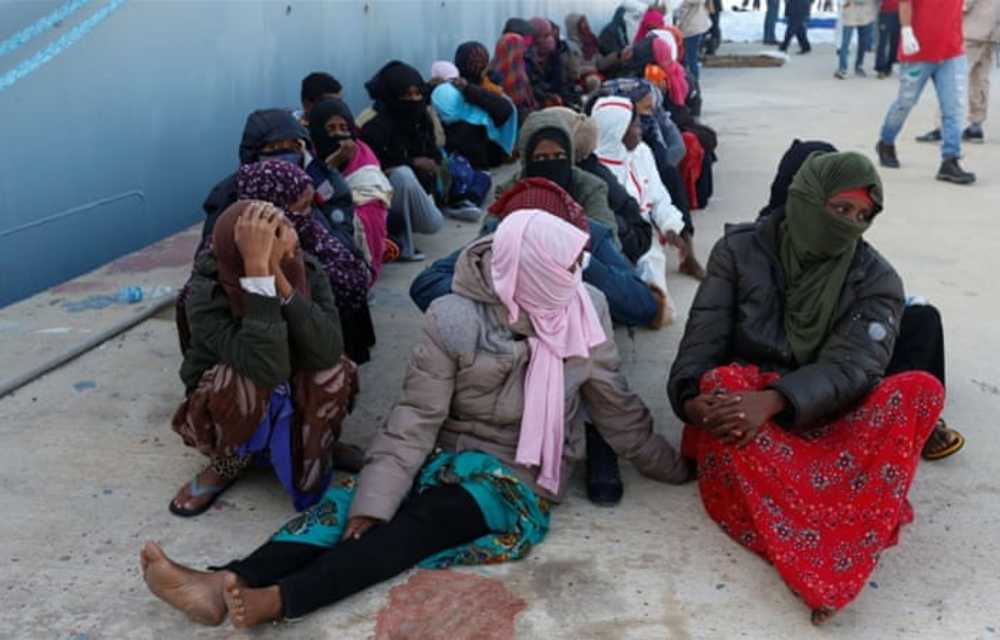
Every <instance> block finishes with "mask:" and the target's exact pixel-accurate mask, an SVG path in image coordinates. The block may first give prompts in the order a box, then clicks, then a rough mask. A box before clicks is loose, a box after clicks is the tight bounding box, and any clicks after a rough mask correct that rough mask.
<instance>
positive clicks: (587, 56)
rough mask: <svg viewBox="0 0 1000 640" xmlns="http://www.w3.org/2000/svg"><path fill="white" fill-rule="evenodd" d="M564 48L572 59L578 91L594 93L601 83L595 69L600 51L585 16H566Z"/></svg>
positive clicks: (578, 14)
mask: <svg viewBox="0 0 1000 640" xmlns="http://www.w3.org/2000/svg"><path fill="white" fill-rule="evenodd" d="M566 47H567V49H568V51H569V55H570V56H572V57H573V58H574V63H573V64H574V65H575V67H576V72H577V74H578V76H579V80H578V85H579V87H580V89H581V90H582V91H583V92H584V93H592V92H593V91H596V90H597V88H598V87H599V86H600V82H601V74H600V72H599V71H598V68H597V67H598V64H599V62H600V60H601V51H600V44H599V43H598V41H597V36H595V35H594V32H593V31H592V30H591V29H590V22H588V21H587V16H585V15H583V14H580V13H570V14H568V15H567V16H566Z"/></svg>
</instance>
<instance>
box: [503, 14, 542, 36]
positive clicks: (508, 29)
mask: <svg viewBox="0 0 1000 640" xmlns="http://www.w3.org/2000/svg"><path fill="white" fill-rule="evenodd" d="M506 33H516V34H517V35H519V36H534V35H535V29H534V27H532V26H531V23H530V22H528V21H527V20H525V19H524V18H511V19H510V20H508V21H507V22H506V23H504V25H503V32H502V34H506Z"/></svg>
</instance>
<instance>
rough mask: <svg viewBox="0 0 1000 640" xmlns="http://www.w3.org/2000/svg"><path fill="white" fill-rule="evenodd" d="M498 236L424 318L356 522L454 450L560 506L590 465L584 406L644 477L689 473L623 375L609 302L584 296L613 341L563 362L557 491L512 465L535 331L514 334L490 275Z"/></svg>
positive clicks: (385, 512)
mask: <svg viewBox="0 0 1000 640" xmlns="http://www.w3.org/2000/svg"><path fill="white" fill-rule="evenodd" d="M492 242H493V238H492V236H487V237H485V238H482V239H480V240H478V241H476V242H474V243H473V244H472V245H470V246H469V248H468V249H466V250H465V251H464V252H463V253H462V255H461V256H460V257H459V260H458V264H457V265H456V270H455V280H454V283H453V285H452V289H453V291H454V292H455V293H454V294H452V295H448V296H445V297H443V298H439V299H438V300H436V301H435V302H434V303H433V304H432V305H431V306H430V308H429V309H428V310H427V316H426V325H425V327H424V334H423V336H422V338H421V339H420V341H419V343H418V344H417V346H416V347H415V348H414V349H413V352H412V354H411V355H410V361H409V366H408V368H407V371H406V377H405V380H404V382H403V395H402V398H401V399H400V400H399V403H398V404H397V405H396V406H395V408H394V409H393V410H392V412H391V413H390V414H389V417H388V419H387V421H386V424H385V425H384V426H383V428H382V429H380V430H379V432H378V433H377V434H376V436H375V440H374V441H373V442H372V444H371V446H370V447H369V448H368V452H367V454H366V464H365V468H364V470H363V471H362V473H361V477H360V479H359V481H358V488H357V493H356V494H355V497H354V502H353V504H352V505H351V512H350V516H351V517H354V516H370V517H375V518H379V519H382V520H389V519H391V518H392V517H393V515H394V514H395V513H396V510H397V509H398V508H399V505H400V503H401V502H402V500H403V499H404V498H405V497H406V495H407V493H409V491H410V489H411V487H412V485H413V481H414V478H415V476H416V474H417V472H418V471H419V470H420V468H421V466H422V465H423V464H424V462H425V461H426V459H427V457H428V455H430V454H431V452H432V451H433V450H434V449H435V447H441V448H443V449H446V450H450V451H465V450H476V451H483V452H486V453H490V454H492V455H494V456H496V457H497V458H498V459H500V460H501V461H502V462H503V463H504V464H506V465H507V466H508V467H509V468H510V469H511V470H512V471H514V472H515V473H516V474H517V475H518V476H519V477H520V478H521V479H522V480H523V481H524V482H525V483H527V484H528V486H530V487H532V488H533V489H534V491H535V493H536V494H538V495H540V496H544V497H546V498H550V499H554V500H559V499H560V498H562V497H563V496H564V495H565V493H566V489H567V485H568V482H569V479H570V476H571V475H572V471H573V464H574V463H575V462H576V461H577V460H580V459H581V458H583V456H584V430H583V416H582V414H581V411H580V410H581V406H582V405H583V404H586V407H587V411H588V412H589V414H590V421H591V422H592V423H593V424H594V425H595V426H596V427H597V429H598V430H599V431H600V432H601V434H602V435H603V436H604V437H605V439H607V441H608V442H609V443H610V444H611V446H612V448H614V450H615V451H616V452H618V454H619V455H621V456H623V457H624V458H626V459H628V460H630V461H631V462H632V463H633V464H635V465H636V467H638V469H639V471H640V472H642V473H643V474H645V475H647V476H650V477H652V478H654V479H656V480H660V481H664V482H671V483H679V482H683V481H684V480H685V479H686V478H687V466H686V464H685V463H684V462H683V461H682V459H681V458H680V456H679V455H678V454H677V453H676V452H675V451H674V449H673V447H671V446H670V444H668V443H667V441H666V440H665V439H664V438H663V437H662V436H660V435H657V434H656V433H655V432H654V431H653V418H652V415H651V414H650V412H649V409H647V408H646V405H645V404H643V402H642V400H641V399H640V398H639V396H638V395H636V394H635V393H634V392H633V391H631V390H630V389H629V387H628V382H627V381H626V379H625V376H624V375H623V374H622V372H621V371H620V368H621V360H620V358H619V356H618V348H617V346H616V345H615V341H614V332H613V330H612V328H611V318H610V316H609V314H608V307H607V303H606V302H605V299H604V296H603V295H602V294H601V293H600V292H599V291H597V290H596V289H594V288H592V287H588V290H589V291H590V294H591V296H592V297H593V299H594V304H595V305H596V308H597V310H598V313H599V314H600V316H601V321H602V323H603V325H604V331H605V333H606V334H607V336H608V340H607V341H606V342H605V343H604V344H602V345H600V346H598V347H596V348H595V349H593V350H592V351H591V354H590V358H569V359H567V360H566V363H565V380H566V416H567V425H566V440H565V446H564V449H563V465H562V474H561V484H560V488H559V492H558V495H552V494H550V493H549V492H547V491H545V490H544V489H542V488H541V487H539V486H538V485H537V484H536V482H535V477H536V476H537V474H538V469H537V468H529V467H524V466H521V465H518V464H517V463H515V462H514V458H515V454H516V451H517V443H518V437H519V435H520V430H521V425H520V422H521V414H522V412H523V410H524V379H525V375H526V373H527V368H528V361H529V358H530V355H531V353H530V349H529V346H528V341H527V340H524V339H523V338H522V339H518V337H519V336H531V335H533V333H534V332H533V331H532V329H531V327H530V324H529V322H528V321H527V316H526V314H523V313H522V314H521V318H520V320H519V322H518V323H515V324H514V325H508V323H507V313H506V310H505V309H504V307H503V305H502V304H501V303H500V301H499V300H498V299H497V297H496V294H495V293H494V291H493V283H492V278H491V276H490V262H491V258H492Z"/></svg>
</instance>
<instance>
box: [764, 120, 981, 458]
mask: <svg viewBox="0 0 1000 640" xmlns="http://www.w3.org/2000/svg"><path fill="white" fill-rule="evenodd" d="M836 151H837V149H836V147H834V146H833V145H832V144H830V143H829V142H823V141H820V140H811V141H805V142H803V141H802V140H798V139H796V140H793V141H792V146H790V147H789V148H788V151H786V152H785V155H783V156H782V157H781V162H780V163H779V164H778V172H777V174H776V175H775V176H774V181H773V182H772V183H771V198H770V200H769V201H768V203H767V206H765V207H764V208H763V209H761V211H760V218H759V219H763V218H766V217H767V216H769V215H771V214H773V213H775V212H779V211H784V208H785V204H786V203H787V202H788V189H789V187H790V186H791V184H792V180H793V178H794V177H795V174H796V173H798V171H799V169H800V168H801V167H802V165H803V163H805V161H806V160H807V159H808V158H809V156H810V155H812V154H813V153H816V152H822V153H831V152H836ZM944 360H945V358H944V327H943V325H942V323H941V313H940V311H938V309H937V308H936V307H935V306H934V305H932V304H930V303H929V302H927V301H926V300H924V299H922V298H920V297H919V296H918V297H908V298H907V299H906V308H905V309H903V317H902V320H901V321H900V326H899V336H898V337H897V338H896V345H895V347H894V348H893V350H892V360H890V361H889V365H888V367H887V368H886V375H892V374H895V373H902V372H904V371H926V372H927V373H929V374H931V375H932V376H934V377H935V378H937V379H938V380H939V381H940V382H941V384H942V385H944V384H945V372H944ZM964 446H965V437H964V436H963V435H962V434H961V433H959V432H958V431H956V430H955V429H952V428H951V427H949V426H948V424H947V423H946V422H945V421H944V418H940V419H939V420H938V421H937V424H935V425H934V431H933V432H932V433H931V436H930V437H929V438H928V439H927V443H926V444H925V445H924V450H923V457H924V459H925V460H932V461H933V460H942V459H944V458H947V457H948V456H951V455H954V454H956V453H958V452H959V451H960V450H961V449H962V447H964Z"/></svg>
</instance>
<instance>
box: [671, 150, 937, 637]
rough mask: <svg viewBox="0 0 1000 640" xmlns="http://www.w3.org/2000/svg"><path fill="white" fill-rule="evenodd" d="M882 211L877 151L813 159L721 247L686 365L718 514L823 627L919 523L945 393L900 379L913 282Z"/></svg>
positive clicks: (681, 399) (676, 388)
mask: <svg viewBox="0 0 1000 640" xmlns="http://www.w3.org/2000/svg"><path fill="white" fill-rule="evenodd" d="M882 207H883V196H882V183H881V180H880V179H879V177H878V174H877V173H876V171H875V168H874V167H873V166H872V164H871V162H870V161H869V160H868V159H867V158H865V157H864V156H862V155H860V154H857V153H814V154H812V155H810V156H809V158H808V159H807V160H806V161H805V163H804V164H803V165H802V168H801V169H800V170H799V171H798V172H797V173H796V174H795V177H794V179H793V180H792V183H791V186H790V188H789V193H788V201H787V203H786V205H785V207H784V208H783V209H781V210H778V211H775V212H774V213H772V214H771V215H769V216H768V217H766V218H764V219H762V220H760V221H758V222H757V223H755V224H745V225H738V226H734V227H730V228H729V229H727V232H726V235H725V236H724V237H723V238H722V239H721V240H720V241H719V242H718V243H717V244H716V246H715V248H714V249H713V251H712V255H711V257H710V259H709V263H708V274H707V277H706V279H705V281H704V282H703V283H702V284H701V287H700V288H699V290H698V294H697V296H696V297H695V301H694V304H693V307H692V309H691V314H690V317H689V320H688V325H687V328H686V330H685V334H684V338H683V340H682V342H681V346H680V349H679V353H678V357H677V360H676V361H675V362H674V365H673V368H672V370H671V374H670V382H669V393H670V400H671V403H672V404H673V407H674V411H675V412H676V413H677V415H678V416H679V417H680V418H681V419H682V420H683V421H684V422H685V425H686V426H685V427H684V443H683V451H684V454H685V455H686V456H688V457H689V458H691V459H693V460H695V461H696V462H697V465H698V470H699V473H698V482H699V488H700V490H701V496H702V500H703V502H704V504H705V509H706V511H707V512H708V514H709V516H710V517H711V518H712V519H713V520H715V521H716V522H718V523H719V524H720V526H722V528H723V530H725V531H726V533H728V534H729V535H730V536H731V537H732V538H733V539H735V540H736V541H738V542H739V543H740V544H742V545H744V546H745V547H747V548H748V549H750V550H752V551H754V552H756V553H758V554H760V555H761V556H763V557H764V558H765V559H767V560H768V561H769V562H770V563H771V564H773V565H774V567H775V568H776V569H777V570H778V572H779V573H780V574H781V577H782V578H783V579H784V580H785V582H786V583H787V584H788V586H789V587H790V588H791V590H792V591H793V592H794V593H795V594H796V595H798V596H799V597H800V598H801V599H802V600H803V601H804V602H805V603H806V605H807V606H808V607H809V608H810V609H811V610H812V612H813V614H812V619H813V622H814V623H816V624H821V623H822V622H824V621H826V620H827V619H828V618H829V617H830V616H831V615H833V614H834V613H835V612H836V611H837V610H839V609H841V608H843V607H844V606H846V605H847V604H848V603H849V602H851V600H853V599H854V598H855V597H856V596H857V595H858V593H860V591H861V589H862V588H863V587H864V585H865V584H866V582H867V581H868V577H869V576H870V575H871V573H872V571H873V570H874V569H875V565H876V562H877V561H878V557H879V554H880V553H881V552H882V551H884V550H885V549H886V548H888V547H891V546H893V545H894V544H895V543H896V541H897V534H898V531H899V528H900V526H901V525H903V524H906V523H908V522H910V521H912V520H913V509H912V508H911V506H910V504H909V502H908V501H907V499H906V494H907V492H908V491H909V488H910V483H911V482H912V480H913V477H914V474H915V472H916V467H917V463H918V461H919V459H920V452H921V448H922V447H923V445H924V442H925V441H926V440H927V437H928V435H929V434H930V433H931V431H932V429H933V428H934V424H935V421H936V420H937V419H938V416H939V415H940V413H941V407H942V403H943V396H944V391H943V388H942V386H941V383H940V381H938V380H937V379H936V378H934V377H933V376H931V375H929V374H927V373H925V372H906V373H901V374H898V375H892V376H886V368H887V366H888V365H889V361H890V358H891V356H892V353H893V346H894V344H895V341H896V337H897V335H898V334H899V326H900V319H901V317H902V313H903V286H902V282H901V281H900V279H899V276H897V275H896V272H895V271H894V270H893V268H892V266H891V265H890V264H889V263H888V262H887V261H886V260H885V259H884V258H883V257H882V256H881V255H879V253H878V252H877V251H875V249H874V248H872V246H871V245H869V244H868V243H866V242H865V241H864V240H863V239H862V236H863V235H864V233H865V232H866V231H867V230H868V229H869V228H870V226H871V225H872V223H873V222H874V220H875V219H876V216H877V215H878V214H879V213H880V212H881V211H882Z"/></svg>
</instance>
